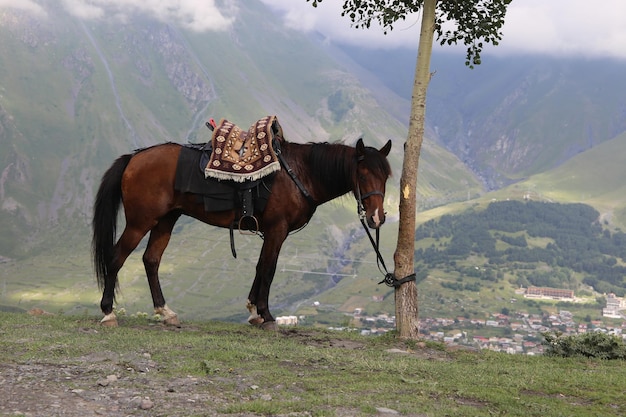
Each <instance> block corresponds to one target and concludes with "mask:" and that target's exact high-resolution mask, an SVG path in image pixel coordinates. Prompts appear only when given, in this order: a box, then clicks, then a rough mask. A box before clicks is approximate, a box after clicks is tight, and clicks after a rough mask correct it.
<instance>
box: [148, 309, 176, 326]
mask: <svg viewBox="0 0 626 417" xmlns="http://www.w3.org/2000/svg"><path fill="white" fill-rule="evenodd" d="M154 313H155V314H158V315H159V316H161V318H162V321H163V324H165V325H167V326H176V327H180V320H178V314H176V312H175V311H174V310H172V309H171V308H169V307H168V306H167V304H166V305H164V306H163V307H157V308H155V309H154Z"/></svg>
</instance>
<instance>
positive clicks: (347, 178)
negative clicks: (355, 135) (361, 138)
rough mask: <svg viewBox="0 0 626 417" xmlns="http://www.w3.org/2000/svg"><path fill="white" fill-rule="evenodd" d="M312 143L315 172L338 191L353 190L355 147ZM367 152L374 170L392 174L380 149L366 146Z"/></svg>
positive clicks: (368, 160) (354, 181) (370, 165)
mask: <svg viewBox="0 0 626 417" xmlns="http://www.w3.org/2000/svg"><path fill="white" fill-rule="evenodd" d="M309 145H311V153H310V162H311V167H312V170H313V173H314V175H315V176H316V177H318V178H319V179H320V180H322V181H324V182H325V183H326V184H329V185H331V186H332V187H333V188H334V189H335V190H337V191H345V190H352V189H353V188H354V184H356V173H357V169H356V164H357V162H358V161H357V156H356V151H355V148H353V147H351V146H347V145H344V144H341V143H329V142H321V143H319V142H318V143H309ZM365 154H366V156H367V158H365V160H366V161H367V163H368V165H369V168H370V170H371V171H372V172H382V173H384V174H385V175H386V176H387V177H389V176H390V175H391V167H390V165H389V162H388V161H387V159H386V158H385V157H384V156H383V155H381V154H380V153H379V152H378V150H376V149H374V148H372V147H365Z"/></svg>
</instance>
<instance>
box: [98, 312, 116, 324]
mask: <svg viewBox="0 0 626 417" xmlns="http://www.w3.org/2000/svg"><path fill="white" fill-rule="evenodd" d="M100 325H102V326H105V327H117V316H116V315H115V313H110V314H107V315H106V316H104V318H103V319H102V320H100Z"/></svg>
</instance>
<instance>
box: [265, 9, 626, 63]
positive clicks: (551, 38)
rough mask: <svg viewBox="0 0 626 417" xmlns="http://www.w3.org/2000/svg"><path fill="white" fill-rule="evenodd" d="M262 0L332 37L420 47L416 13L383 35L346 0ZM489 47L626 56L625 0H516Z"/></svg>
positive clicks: (295, 22) (299, 24)
mask: <svg viewBox="0 0 626 417" xmlns="http://www.w3.org/2000/svg"><path fill="white" fill-rule="evenodd" d="M262 1H263V2H264V3H265V4H267V5H269V6H271V7H273V8H275V9H277V10H280V11H282V12H284V13H285V15H284V16H285V18H284V19H285V24H286V25H288V26H290V27H292V28H297V29H300V30H305V31H311V30H316V31H318V32H320V33H321V34H322V35H324V36H326V37H327V38H328V39H329V40H330V41H333V42H338V43H347V44H355V45H361V46H369V47H373V48H380V47H386V48H389V47H400V46H402V47H409V48H417V42H418V38H419V29H420V22H419V17H418V16H411V17H409V18H408V19H407V20H405V21H400V22H398V23H397V24H396V25H395V27H394V30H393V31H392V32H391V33H390V34H388V35H387V36H385V35H383V31H382V29H381V28H379V27H372V28H371V29H369V30H362V29H355V28H353V27H351V22H350V20H349V19H348V18H345V17H341V11H342V5H343V3H344V1H343V0H325V1H323V2H322V3H320V4H319V5H318V7H317V8H313V7H312V6H311V3H310V2H306V1H304V0H298V1H296V0H262ZM441 48H443V49H442V50H447V49H449V47H441ZM462 49H463V50H464V48H462ZM485 53H487V54H520V53H541V54H550V55H561V56H567V55H570V56H603V57H617V58H621V59H626V1H624V0H602V1H597V2H593V4H591V3H590V2H589V1H586V0H515V1H513V2H512V3H511V4H510V6H509V9H508V13H507V16H506V20H505V25H504V28H503V39H502V41H501V42H500V45H498V46H497V47H493V46H491V45H487V46H486V48H485Z"/></svg>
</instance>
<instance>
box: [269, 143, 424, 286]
mask: <svg viewBox="0 0 626 417" xmlns="http://www.w3.org/2000/svg"><path fill="white" fill-rule="evenodd" d="M274 149H275V150H276V155H277V156H278V160H279V161H280V164H281V165H282V167H283V168H284V169H285V170H286V171H287V173H288V174H289V177H290V178H291V179H292V181H293V182H294V183H295V184H296V186H297V187H298V189H299V190H300V192H301V193H302V195H303V196H304V197H305V198H306V200H307V201H308V202H309V205H310V206H311V207H312V209H311V214H313V212H314V211H315V207H316V203H315V200H314V199H313V197H312V196H311V194H309V192H308V191H307V190H306V188H305V187H304V185H303V184H302V182H301V181H300V180H299V179H298V177H297V176H296V174H295V173H294V172H293V170H292V169H291V167H290V166H289V164H288V163H287V161H286V160H285V158H284V157H283V155H282V152H281V150H280V147H275V148H274ZM363 159H365V157H364V156H359V157H358V159H357V164H358V162H361V161H362V160H363ZM355 178H356V187H355V188H356V189H355V190H354V194H355V197H356V203H357V214H358V215H359V220H360V221H361V224H362V225H363V228H364V229H365V232H366V233H367V237H368V238H369V240H370V243H371V244H372V247H373V248H374V251H375V252H376V265H377V266H378V270H379V271H380V272H381V273H383V274H384V275H385V278H383V280H382V281H380V282H379V283H378V284H379V285H380V284H382V283H385V285H387V286H388V287H395V288H397V287H399V286H400V285H402V284H404V283H405V282H409V281H415V280H416V275H415V274H414V273H413V274H411V275H409V276H408V277H404V278H402V279H397V278H396V276H395V275H394V274H393V272H389V271H387V266H386V265H385V261H384V260H383V256H382V255H381V253H380V249H379V242H380V229H379V228H376V240H374V238H373V237H372V234H371V233H370V230H369V227H367V224H366V210H365V205H364V204H363V201H365V199H366V198H369V197H371V196H374V195H379V196H381V197H383V198H384V197H385V193H383V192H382V191H379V190H374V191H369V192H367V193H365V194H361V185H360V184H359V176H358V172H357V173H356V177H355ZM381 267H382V269H381Z"/></svg>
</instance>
